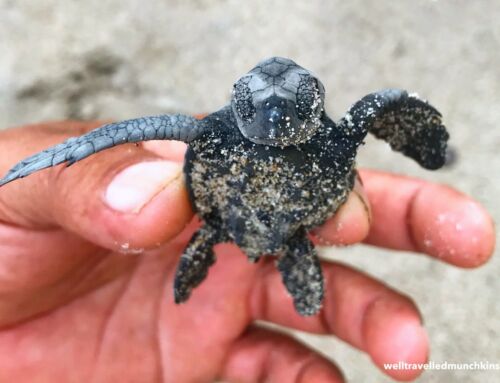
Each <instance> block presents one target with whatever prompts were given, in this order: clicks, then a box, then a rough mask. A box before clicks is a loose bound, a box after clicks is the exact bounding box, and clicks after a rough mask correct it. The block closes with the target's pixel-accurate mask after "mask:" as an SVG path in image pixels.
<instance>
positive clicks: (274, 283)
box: [250, 263, 428, 380]
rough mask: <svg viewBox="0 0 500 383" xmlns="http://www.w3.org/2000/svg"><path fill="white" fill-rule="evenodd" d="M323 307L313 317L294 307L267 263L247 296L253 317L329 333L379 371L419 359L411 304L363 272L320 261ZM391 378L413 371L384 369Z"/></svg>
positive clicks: (418, 331) (421, 342)
mask: <svg viewBox="0 0 500 383" xmlns="http://www.w3.org/2000/svg"><path fill="white" fill-rule="evenodd" d="M323 273H324V277H325V287H326V291H325V301H324V307H323V309H322V310H321V311H320V313H319V314H318V315H315V316H312V317H302V316H300V315H299V314H297V312H296V311H295V309H294V307H293V302H292V298H291V297H290V296H289V295H288V294H287V293H286V291H285V288H284V287H283V285H282V281H281V277H280V275H279V273H278V272H277V271H276V269H275V267H274V265H273V264H271V263H268V264H266V265H265V266H263V267H262V268H261V269H260V270H259V273H258V274H257V276H256V280H255V282H254V284H253V286H254V288H253V290H252V292H251V295H250V310H251V313H252V316H253V319H255V320H258V319H260V320H266V321H270V322H273V323H277V324H280V325H283V326H287V327H291V328H295V329H298V330H303V331H309V332H314V333H326V334H335V335H336V336H338V337H339V338H341V339H343V340H344V341H346V342H348V343H349V344H351V345H353V346H354V347H357V348H359V349H360V350H364V351H365V352H367V353H368V354H369V355H370V357H371V359H372V360H373V361H374V363H375V364H376V365H377V366H378V367H379V368H381V369H383V364H384V363H396V362H398V361H405V362H408V363H424V362H425V361H426V359H427V353H428V341H427V336H426V332H425V330H424V328H423V327H422V325H421V321H420V315H419V312H418V310H417V308H416V307H415V305H414V304H413V302H412V301H411V300H410V299H409V298H407V297H405V296H403V295H402V294H400V293H398V292H396V291H394V290H392V289H390V288H389V287H387V286H385V285H384V284H382V283H381V282H379V281H376V280H374V279H372V278H370V277H369V276H367V275H364V274H363V273H361V272H359V271H357V270H354V269H352V268H349V267H347V266H343V265H339V264H330V263H328V264H327V263H325V264H323ZM384 372H385V373H387V374H389V375H390V376H392V377H393V378H395V379H400V380H405V379H410V378H412V379H413V378H415V377H416V376H418V375H419V374H420V371H418V370H387V371H385V370H384Z"/></svg>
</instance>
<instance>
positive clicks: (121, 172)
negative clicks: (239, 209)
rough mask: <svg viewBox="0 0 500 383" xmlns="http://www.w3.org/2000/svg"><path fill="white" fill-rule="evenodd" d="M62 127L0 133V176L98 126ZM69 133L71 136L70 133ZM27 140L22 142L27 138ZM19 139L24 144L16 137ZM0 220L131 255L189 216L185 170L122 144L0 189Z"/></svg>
mask: <svg viewBox="0 0 500 383" xmlns="http://www.w3.org/2000/svg"><path fill="white" fill-rule="evenodd" d="M64 124H65V123H58V124H55V127H56V129H53V125H52V124H47V125H42V126H37V127H36V128H32V127H26V128H23V129H20V130H11V131H7V132H5V133H4V132H2V134H1V135H0V153H4V149H5V152H6V153H7V155H2V156H1V157H0V170H5V169H7V168H8V167H9V166H11V165H12V164H13V163H14V162H16V161H18V160H20V159H21V158H22V157H23V156H26V155H27V154H29V153H34V152H36V151H39V150H41V149H43V148H45V147H47V146H50V145H53V144H55V143H58V142H60V141H62V140H64V139H66V138H68V136H70V135H74V134H75V132H76V133H77V134H80V133H82V130H89V129H92V128H95V127H96V126H98V125H100V124H99V123H96V124H88V123H69V125H70V129H61V125H64ZM69 132H71V133H69ZM32 134H33V138H32V139H27V138H26V137H31V136H32ZM18 137H23V143H22V145H18V144H17V141H16V140H17V138H18ZM0 206H1V208H0V219H2V220H4V221H6V222H10V223H12V224H15V225H20V226H24V227H30V228H48V227H54V226H60V227H63V228H65V229H68V230H70V231H72V232H75V233H77V234H79V235H80V236H82V237H84V238H86V239H88V240H91V241H92V242H94V243H97V244H99V245H101V246H104V247H107V248H110V249H120V248H121V249H122V250H125V251H126V250H133V249H137V248H145V247H146V248H147V247H153V246H156V245H158V244H159V243H161V242H164V241H166V240H168V239H170V238H172V237H173V236H175V235H176V234H177V233H179V232H180V231H181V230H182V229H183V227H184V226H185V224H186V223H187V222H188V221H189V220H190V218H191V216H192V211H191V208H190V203H189V199H188V195H187V191H186V188H185V185H184V178H183V173H182V165H181V164H179V163H178V162H172V161H168V160H164V159H162V158H160V157H158V156H156V155H154V154H153V153H151V152H150V151H147V150H145V149H143V148H141V147H140V146H135V145H121V146H118V147H116V148H113V149H110V150H107V151H104V152H102V153H99V154H98V155H95V156H92V157H90V158H88V159H85V160H83V161H80V162H77V163H76V164H75V165H73V166H71V167H69V168H66V167H63V166H58V167H55V168H50V169H47V170H45V171H41V172H38V173H35V174H33V175H31V176H29V177H26V178H25V179H22V180H18V181H16V182H12V183H11V184H8V185H6V186H4V187H3V188H2V189H1V190H0Z"/></svg>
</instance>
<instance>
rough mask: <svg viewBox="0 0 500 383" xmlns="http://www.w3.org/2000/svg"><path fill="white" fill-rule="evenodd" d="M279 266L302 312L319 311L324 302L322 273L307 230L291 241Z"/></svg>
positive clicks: (302, 313)
mask: <svg viewBox="0 0 500 383" xmlns="http://www.w3.org/2000/svg"><path fill="white" fill-rule="evenodd" d="M277 266H278V270H279V271H280V272H281V276H282V278H283V283H284V284H285V286H286V288H287V290H288V292H289V293H290V294H291V295H292V297H293V303H294V305H295V308H296V310H297V311H298V312H299V314H301V315H314V314H316V313H317V312H318V311H319V310H320V308H321V304H322V301H323V294H324V291H323V274H322V272H321V265H320V262H319V259H318V256H317V254H316V251H315V249H314V246H313V244H312V243H311V241H310V240H309V239H308V238H307V236H306V233H305V231H303V230H300V231H299V233H297V234H295V235H294V236H293V237H292V238H291V239H290V240H289V242H288V243H287V244H286V246H285V251H284V253H283V254H282V255H281V256H280V258H279V259H278V262H277Z"/></svg>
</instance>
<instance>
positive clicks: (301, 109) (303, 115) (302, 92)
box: [297, 76, 323, 121]
mask: <svg viewBox="0 0 500 383" xmlns="http://www.w3.org/2000/svg"><path fill="white" fill-rule="evenodd" d="M322 110H323V97H322V94H321V90H320V85H319V83H318V80H317V79H316V78H314V77H312V76H303V77H302V78H301V80H300V82H299V86H298V88H297V115H298V116H299V118H300V119H301V120H303V121H305V120H310V119H312V118H313V117H317V116H318V114H319V113H318V112H321V111H322Z"/></svg>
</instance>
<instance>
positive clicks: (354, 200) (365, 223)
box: [312, 179, 371, 246]
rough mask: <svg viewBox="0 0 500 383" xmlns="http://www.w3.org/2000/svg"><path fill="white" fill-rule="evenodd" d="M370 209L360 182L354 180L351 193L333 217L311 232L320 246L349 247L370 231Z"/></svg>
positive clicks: (362, 238)
mask: <svg viewBox="0 0 500 383" xmlns="http://www.w3.org/2000/svg"><path fill="white" fill-rule="evenodd" d="M370 221H371V209H370V204H369V203H368V199H367V197H366V194H365V192H364V189H363V186H362V184H361V182H360V181H359V180H358V179H356V182H355V184H354V189H353V191H352V192H351V193H350V194H349V197H348V198H347V201H346V202H345V203H344V204H343V205H342V206H341V207H340V209H339V210H338V211H337V212H336V213H335V215H334V216H333V217H332V218H330V219H329V220H328V221H326V222H325V223H324V224H323V225H322V226H320V227H318V228H316V229H314V230H313V231H312V236H313V240H314V241H315V242H316V243H318V244H320V245H329V246H330V245H350V244H353V243H357V242H361V241H362V240H364V239H365V238H366V236H367V235H368V233H369V231H370Z"/></svg>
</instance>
